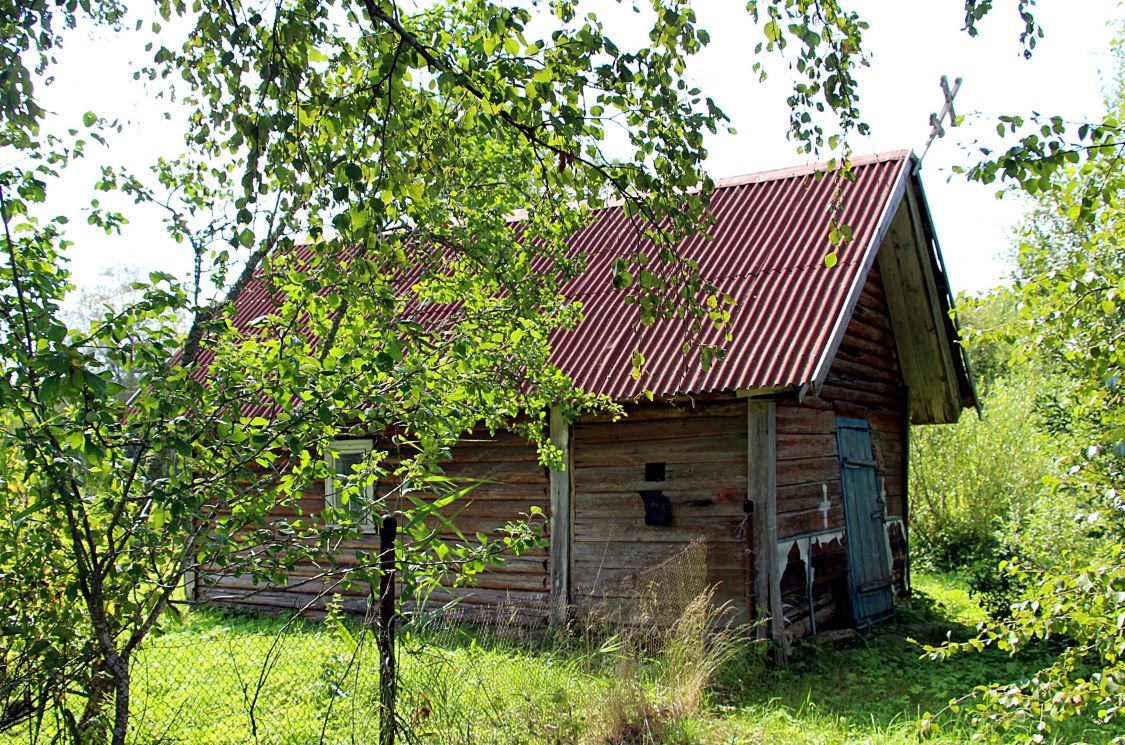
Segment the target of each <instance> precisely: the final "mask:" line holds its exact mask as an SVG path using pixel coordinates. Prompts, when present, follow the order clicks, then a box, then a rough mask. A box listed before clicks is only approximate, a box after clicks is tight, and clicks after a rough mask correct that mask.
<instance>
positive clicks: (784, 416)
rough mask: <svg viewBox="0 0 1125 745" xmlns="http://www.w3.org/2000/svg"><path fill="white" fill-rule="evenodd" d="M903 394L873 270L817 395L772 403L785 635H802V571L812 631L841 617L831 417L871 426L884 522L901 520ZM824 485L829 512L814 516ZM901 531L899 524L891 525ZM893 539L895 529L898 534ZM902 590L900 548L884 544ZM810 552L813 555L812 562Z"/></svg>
mask: <svg viewBox="0 0 1125 745" xmlns="http://www.w3.org/2000/svg"><path fill="white" fill-rule="evenodd" d="M906 401H907V399H906V388H905V385H904V384H903V378H902V371H901V369H900V367H899V362H898V357H897V354H896V351H895V338H894V331H893V328H892V326H891V319H890V315H889V312H888V309H887V300H886V294H885V292H884V289H883V282H882V278H881V276H880V273H879V267H878V263H876V264H875V266H873V267H872V269H871V271H870V273H869V274H868V277H867V280H866V282H865V284H864V287H863V290H862V293H861V295H860V298H859V301H858V302H857V304H856V308H855V312H854V313H853V315H852V318H851V321H850V322H849V324H848V326H847V329H846V330H845V333H844V338H843V340H842V342H841V343H840V347H839V350H838V351H837V353H836V357H835V359H834V360H833V362H832V367H831V369H830V371H829V373H828V377H827V379H826V380H825V383H824V385H823V386H822V388H821V390H820V395H819V396H810V397H807V398H805V399H804V400H803V401H802V402H800V403H798V402H796V401H779V402H778V404H777V513H778V514H777V536H778V556H779V562H778V571H779V573H781V585H782V604H783V608H784V609H785V610H784V612H785V619H786V625H787V626H788V627H789V629H790V631H789V633H790V635H793V636H800V635H803V634H805V633H808V631H809V630H810V627H811V624H810V623H809V602H808V599H809V596H808V585H807V582H808V575H807V573H806V572H807V568H808V566H807V565H808V564H809V563H811V566H812V570H813V603H812V606H813V608H814V612H815V613H816V623H817V627H818V628H824V627H825V626H826V625H831V624H840V623H846V622H847V619H848V604H849V602H850V600H849V586H848V572H849V565H848V554H847V551H848V546H847V536H846V531H845V525H844V523H845V519H844V503H843V492H842V488H843V487H842V483H841V480H840V461H839V451H838V448H837V445H836V418H837V417H841V416H842V417H850V418H855V419H864V420H866V421H868V422H869V424H870V427H871V438H872V445H873V448H874V451H875V458H876V462H877V463H878V475H879V477H880V479H885V482H884V483H885V484H886V490H887V515H888V517H890V518H892V522H891V523H889V525H891V526H892V534H893V533H894V526H895V523H894V519H897V520H901V519H902V517H903V515H904V512H903V489H902V486H903V472H904V465H905V461H904V457H903V448H902V445H903V422H904V416H905V407H906ZM825 487H827V490H828V501H829V509H828V510H827V513H825V511H824V510H822V509H821V505H822V502H823V494H824V492H823V489H824V488H825ZM898 525H899V527H900V528H901V523H898ZM900 533H901V531H900ZM891 546H892V552H893V554H894V556H893V558H894V562H895V574H896V580H898V583H899V585H900V589H902V577H903V575H904V572H903V567H904V565H905V561H906V555H905V541H904V540H901V541H900V540H892V541H891ZM810 554H811V557H810Z"/></svg>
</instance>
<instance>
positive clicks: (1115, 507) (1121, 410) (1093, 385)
mask: <svg viewBox="0 0 1125 745" xmlns="http://www.w3.org/2000/svg"><path fill="white" fill-rule="evenodd" d="M1118 53H1119V54H1120V50H1118ZM1119 62H1120V56H1119ZM1123 107H1125V87H1123V86H1122V79H1121V77H1120V74H1119V76H1118V78H1117V80H1116V81H1115V83H1114V87H1113V90H1112V92H1111V95H1110V98H1109V100H1108V106H1107V114H1106V116H1105V118H1104V119H1103V120H1102V121H1100V122H1093V123H1084V124H1079V125H1074V124H1071V123H1068V122H1064V121H1063V120H1062V119H1060V118H1058V117H1046V118H1044V117H1031V118H1020V117H1008V118H1006V119H1005V120H1004V121H1003V122H1002V127H1003V128H1004V129H1006V130H1007V131H1019V133H1020V137H1019V141H1018V143H1017V144H1015V145H1013V146H1012V147H1011V148H1010V149H1008V150H1007V151H1005V152H1004V153H1001V154H999V155H995V154H993V153H985V155H986V156H987V157H988V159H986V160H985V161H984V162H982V163H980V164H978V165H977V166H976V167H975V168H973V169H972V170H971V171H970V175H971V176H973V177H974V178H977V179H980V180H982V181H985V182H990V181H993V180H995V179H1005V180H1006V182H1007V185H1008V187H1009V188H1013V189H1017V190H1020V191H1022V192H1024V193H1026V194H1029V195H1031V196H1032V197H1033V199H1034V205H1035V206H1034V209H1033V210H1032V211H1031V213H1030V214H1029V215H1028V217H1027V219H1026V222H1025V224H1024V227H1023V229H1022V230H1021V231H1020V234H1019V236H1018V256H1017V271H1016V274H1015V280H1016V281H1015V292H1016V293H1018V297H1019V299H1020V305H1019V312H1018V322H1017V324H1016V325H1015V326H1014V329H1015V334H1014V336H1015V338H1016V340H1017V344H1016V346H1015V347H1014V352H1013V361H1014V364H1015V365H1016V366H1029V365H1030V366H1033V367H1038V368H1039V369H1044V368H1046V369H1050V370H1054V371H1056V372H1057V373H1058V374H1059V375H1060V376H1062V380H1063V382H1064V384H1063V385H1062V386H1055V387H1052V386H1051V385H1050V384H1046V385H1044V382H1043V381H1042V380H1038V381H1032V384H1034V385H1036V386H1037V388H1038V391H1037V397H1038V399H1039V400H1040V402H1041V404H1042V406H1043V408H1044V409H1045V410H1046V412H1047V414H1048V415H1047V416H1045V417H1043V425H1042V426H1043V427H1044V428H1045V429H1046V431H1047V432H1048V433H1049V434H1051V435H1052V436H1053V437H1055V438H1059V439H1060V440H1061V441H1062V442H1073V443H1075V444H1076V447H1074V449H1073V450H1072V451H1070V452H1062V453H1061V454H1060V457H1061V459H1062V461H1063V463H1064V465H1065V466H1066V468H1065V469H1064V471H1063V472H1062V473H1060V474H1059V475H1058V476H1057V478H1052V479H1049V481H1048V485H1049V486H1050V487H1051V491H1050V492H1048V493H1047V494H1046V495H1045V496H1044V497H1043V498H1041V499H1039V500H1038V501H1037V502H1036V503H1034V504H1033V505H1030V509H1029V510H1028V514H1026V515H1023V516H1021V519H1020V520H1019V521H1017V523H1016V524H1015V525H1014V529H1013V531H1012V532H1013V533H1014V537H1015V539H1016V540H1015V541H1013V544H1014V545H1018V546H1019V547H1020V549H1021V550H1020V552H1019V554H1020V555H1019V556H1017V557H1016V558H1015V559H1014V560H1012V561H1008V562H1004V563H1002V564H1001V566H1000V574H1001V576H1002V577H1003V578H1005V579H1006V580H1008V581H1011V582H1014V583H1015V584H1017V585H1019V586H1020V587H1023V588H1026V589H1025V592H1024V593H1023V594H1022V596H1021V597H1018V598H1017V600H1018V602H1016V603H1015V604H1013V605H1012V606H1011V607H1010V617H1009V618H1007V620H1005V621H1003V622H1000V623H993V624H990V625H987V626H985V627H983V628H982V630H981V632H980V634H979V635H978V636H977V637H976V638H974V639H971V640H970V641H968V642H965V643H959V644H948V645H945V646H943V647H940V648H927V649H928V652H929V654H930V655H931V656H932V657H935V658H943V657H945V656H948V655H949V654H951V653H955V652H959V651H965V650H971V649H978V650H979V649H982V648H983V647H985V646H996V647H998V648H1000V649H1003V650H1007V651H1009V652H1011V653H1013V654H1016V653H1018V652H1019V651H1020V650H1021V649H1023V648H1025V647H1027V646H1029V645H1031V644H1035V643H1039V642H1043V641H1048V640H1049V641H1050V642H1051V643H1054V644H1056V645H1058V647H1057V648H1058V649H1060V650H1061V651H1060V652H1059V654H1058V656H1057V659H1056V661H1055V662H1054V664H1052V665H1050V666H1049V667H1047V668H1045V669H1043V670H1041V671H1040V672H1039V673H1038V674H1037V675H1035V676H1033V677H1032V678H1030V679H1027V680H1022V681H1017V682H1014V683H1009V684H991V685H984V686H981V687H980V688H979V689H978V690H977V691H976V692H975V694H974V695H975V700H974V701H972V702H970V701H968V700H965V701H956V702H953V703H952V704H951V708H953V709H955V710H956V709H960V708H961V707H962V706H964V707H965V709H966V710H967V711H968V712H969V713H970V716H972V717H973V718H974V719H975V720H976V721H977V722H979V723H980V724H981V725H982V726H983V725H988V726H989V730H988V731H989V732H991V733H992V734H993V735H995V737H997V738H998V739H1000V738H1003V739H1008V738H1012V737H1018V738H1019V739H1023V740H1027V741H1034V742H1044V741H1049V740H1050V739H1052V738H1053V737H1054V736H1055V733H1057V732H1058V730H1059V727H1060V726H1062V725H1063V723H1064V722H1066V721H1067V720H1068V719H1071V718H1073V717H1079V716H1081V717H1087V718H1089V719H1092V720H1093V721H1095V722H1099V723H1102V724H1105V725H1109V726H1112V727H1115V728H1119V727H1120V722H1121V718H1122V705H1123V703H1125V694H1123V692H1122V691H1123V689H1122V684H1123V683H1125V670H1123V668H1122V653H1123V651H1125V640H1123V637H1122V629H1125V615H1123V614H1122V608H1123V607H1125V565H1123V562H1122V546H1123V545H1125V521H1123V520H1125V510H1123V505H1122V501H1121V499H1120V494H1121V493H1122V488H1123V487H1125V481H1123V476H1125V446H1123V440H1125V396H1123V393H1122V387H1121V379H1122V368H1123V365H1125V349H1123V347H1122V342H1123V339H1125V320H1123V319H1125V315H1123V314H1122V313H1121V312H1120V304H1121V299H1122V294H1123V293H1125V262H1123V254H1122V252H1121V224H1122V223H1121V217H1122V204H1121V199H1122V196H1123V195H1125V170H1123V169H1122V165H1121V156H1122V154H1123V152H1122V148H1123V147H1125V143H1122V141H1121V140H1120V137H1119V125H1118V122H1119V121H1120V117H1121V114H1122V112H1123V111H1125V108H1123ZM1029 124H1030V125H1034V126H1033V128H1032V129H1030V130H1028V129H1020V128H1021V127H1027V126H1028V125H1029ZM1111 731H1116V730H1111Z"/></svg>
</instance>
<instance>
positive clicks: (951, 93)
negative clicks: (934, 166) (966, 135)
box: [914, 75, 961, 173]
mask: <svg viewBox="0 0 1125 745" xmlns="http://www.w3.org/2000/svg"><path fill="white" fill-rule="evenodd" d="M959 90H961V78H957V79H956V80H954V81H953V88H952V89H950V87H949V78H947V77H945V76H944V75H942V76H941V92H942V95H943V96H945V105H944V106H942V107H941V113H940V114H930V138H929V139H928V140H926V148H925V149H924V150H923V151H922V155H921V156H920V157H919V158H918V165H916V166H915V167H914V172H915V173H918V171H920V170H922V160H923V159H924V158H925V157H926V153H928V152H930V145H933V144H934V140H936V139H937V138H939V137H945V127H944V126H943V122H944V121H945V117H947V116H948V117H949V126H950V127H956V126H957V113H956V112H955V111H954V110H953V99H954V98H956V97H957V91H959Z"/></svg>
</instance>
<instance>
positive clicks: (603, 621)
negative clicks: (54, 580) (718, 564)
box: [0, 544, 706, 745]
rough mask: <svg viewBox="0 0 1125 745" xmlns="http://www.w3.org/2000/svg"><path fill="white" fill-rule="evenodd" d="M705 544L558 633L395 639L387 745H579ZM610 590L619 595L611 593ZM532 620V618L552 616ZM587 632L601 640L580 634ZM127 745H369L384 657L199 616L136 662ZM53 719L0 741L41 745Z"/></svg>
mask: <svg viewBox="0 0 1125 745" xmlns="http://www.w3.org/2000/svg"><path fill="white" fill-rule="evenodd" d="M705 578H706V565H705V547H704V546H703V544H693V545H692V546H689V547H688V548H687V549H686V550H685V551H684V552H682V553H681V554H680V555H678V556H677V557H675V558H674V559H672V560H670V561H669V562H666V563H665V564H662V565H661V566H660V567H656V568H654V569H653V570H652V571H650V572H647V573H646V575H645V576H642V577H637V578H634V579H633V580H632V581H631V582H630V583H629V585H628V588H626V589H627V592H626V593H625V594H626V595H629V596H631V597H632V598H633V600H632V601H631V604H628V603H627V604H625V605H622V604H621V603H620V602H618V603H616V604H614V606H613V607H612V611H611V610H610V609H609V607H608V606H599V604H598V601H597V599H596V598H587V599H585V600H583V601H582V602H581V603H579V604H584V605H585V607H586V608H587V609H588V610H587V613H586V614H585V615H584V616H583V617H582V618H581V619H579V621H578V622H577V624H576V625H575V626H573V627H572V628H570V629H567V630H565V631H563V632H559V631H557V630H555V631H549V630H548V629H547V628H546V627H544V626H542V625H529V624H527V623H525V622H523V620H522V619H525V618H526V616H527V614H526V613H525V612H526V611H527V610H528V609H527V607H526V604H521V605H519V606H516V605H514V604H513V605H511V606H503V605H501V606H497V607H496V608H495V612H494V613H492V614H490V615H489V616H488V617H486V618H483V619H482V618H481V616H480V615H479V613H478V614H476V617H475V622H474V623H473V624H472V625H469V624H466V623H465V622H463V620H462V619H461V618H460V617H459V615H458V614H457V612H456V610H457V609H456V606H454V607H453V609H451V611H450V612H448V613H444V614H438V615H436V616H431V617H428V619H427V620H426V621H425V622H417V621H416V622H403V623H401V624H400V626H399V628H398V631H397V635H396V636H397V639H396V642H397V643H396V654H397V661H398V676H397V682H398V698H397V701H396V713H397V738H396V741H397V742H404V743H449V744H451V745H452V744H455V743H458V744H459V743H465V744H466V745H468V744H469V743H472V744H473V745H478V744H483V743H554V742H558V743H578V742H582V741H584V740H583V735H582V733H583V732H584V731H586V730H588V729H589V727H588V723H589V721H590V720H591V717H597V716H598V715H597V712H595V711H593V710H592V707H596V702H598V701H603V700H605V699H606V697H607V695H608V694H609V693H610V692H611V690H612V688H613V687H614V686H615V685H616V684H615V682H614V680H613V676H614V670H615V669H616V666H617V657H618V656H619V654H620V652H621V650H622V649H623V648H624V647H625V646H628V645H627V643H624V642H622V640H623V639H625V638H626V637H628V638H632V637H634V636H635V630H636V629H638V628H644V629H648V630H651V629H655V628H663V627H668V626H669V625H673V624H675V623H676V621H677V619H678V618H680V617H681V616H682V615H683V614H684V611H685V609H686V608H688V607H689V605H690V603H691V601H692V600H693V599H695V598H697V597H699V596H700V595H701V594H705V591H706V587H705ZM620 589H621V588H619V591H618V592H616V593H615V595H616V596H617V597H620V596H621V595H622V592H621V591H620ZM537 610H538V613H535V614H532V615H539V616H543V615H545V614H546V611H547V608H546V607H545V606H544V607H543V608H540V609H537ZM590 629H596V630H595V631H591V630H590ZM131 671H132V721H131V726H130V735H129V741H130V742H134V743H192V744H195V743H198V744H200V745H202V744H211V743H216V744H218V743H223V744H226V743H256V744H261V745H267V744H269V745H273V744H277V745H282V744H286V745H288V744H289V743H293V744H302V745H303V744H305V743H321V742H323V743H371V742H378V730H379V690H380V689H379V658H378V650H377V647H376V644H375V635H374V627H373V625H372V624H370V623H368V622H367V620H365V619H358V618H356V617H355V616H345V615H343V614H339V613H331V612H330V613H329V616H328V618H327V619H325V620H323V621H308V620H304V619H298V618H293V619H288V620H286V619H272V618H262V617H258V616H251V615H247V614H237V613H230V612H219V611H214V610H207V609H200V610H196V611H193V612H192V613H190V614H189V617H188V620H187V621H186V622H185V623H184V624H182V625H181V626H174V627H172V628H170V629H167V630H166V631H165V632H164V633H162V634H160V635H158V636H153V637H152V638H150V639H149V640H148V641H147V642H146V644H145V646H144V647H143V649H142V650H141V651H140V652H139V653H138V654H137V655H136V656H135V658H134V660H133V664H132V668H131ZM57 732H58V727H57V726H53V725H52V724H51V721H50V717H47V718H46V720H45V721H44V724H43V726H42V728H41V729H39V730H38V731H37V730H35V729H33V728H29V727H28V726H26V725H25V726H23V727H22V728H20V729H17V730H14V731H9V732H7V733H2V734H0V743H13V744H14V743H24V742H26V743H35V742H50V741H51V739H52V736H53V735H54V734H56V733H57Z"/></svg>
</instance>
